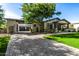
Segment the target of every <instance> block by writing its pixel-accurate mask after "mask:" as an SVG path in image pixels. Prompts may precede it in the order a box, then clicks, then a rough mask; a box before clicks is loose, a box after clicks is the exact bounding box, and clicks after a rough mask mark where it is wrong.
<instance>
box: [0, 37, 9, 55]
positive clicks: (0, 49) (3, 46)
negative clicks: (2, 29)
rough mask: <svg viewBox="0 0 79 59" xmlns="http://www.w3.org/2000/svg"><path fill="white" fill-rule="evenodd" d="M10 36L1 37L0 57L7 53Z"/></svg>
mask: <svg viewBox="0 0 79 59" xmlns="http://www.w3.org/2000/svg"><path fill="white" fill-rule="evenodd" d="M9 40H10V36H5V37H0V55H1V54H3V53H5V52H6V49H7V44H8V42H9Z"/></svg>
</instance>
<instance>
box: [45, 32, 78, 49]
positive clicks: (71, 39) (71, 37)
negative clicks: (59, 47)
mask: <svg viewBox="0 0 79 59" xmlns="http://www.w3.org/2000/svg"><path fill="white" fill-rule="evenodd" d="M46 38H47V39H50V40H55V41H57V42H61V43H64V44H67V45H69V46H72V47H75V48H79V33H73V34H60V35H59V34H58V35H50V36H47V37H46Z"/></svg>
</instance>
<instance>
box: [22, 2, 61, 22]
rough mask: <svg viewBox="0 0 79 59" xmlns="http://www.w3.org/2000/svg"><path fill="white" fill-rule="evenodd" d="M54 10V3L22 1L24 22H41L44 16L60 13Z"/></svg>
mask: <svg viewBox="0 0 79 59" xmlns="http://www.w3.org/2000/svg"><path fill="white" fill-rule="evenodd" d="M55 11H56V4H54V3H43V4H42V3H24V4H23V5H22V12H23V19H24V21H25V22H26V23H41V22H43V19H44V18H50V17H52V15H54V14H56V15H59V14H61V13H60V12H55Z"/></svg>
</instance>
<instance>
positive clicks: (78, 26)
mask: <svg viewBox="0 0 79 59" xmlns="http://www.w3.org/2000/svg"><path fill="white" fill-rule="evenodd" d="M72 25H73V28H75V30H76V31H79V23H73V24H72Z"/></svg>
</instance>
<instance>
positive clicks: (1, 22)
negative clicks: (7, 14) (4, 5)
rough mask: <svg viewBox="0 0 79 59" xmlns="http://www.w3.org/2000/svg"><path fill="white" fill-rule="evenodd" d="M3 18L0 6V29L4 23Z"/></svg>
mask: <svg viewBox="0 0 79 59" xmlns="http://www.w3.org/2000/svg"><path fill="white" fill-rule="evenodd" d="M3 18H4V13H3V9H1V6H0V28H1V26H2V25H3V24H4V23H5V21H4V20H3Z"/></svg>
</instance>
